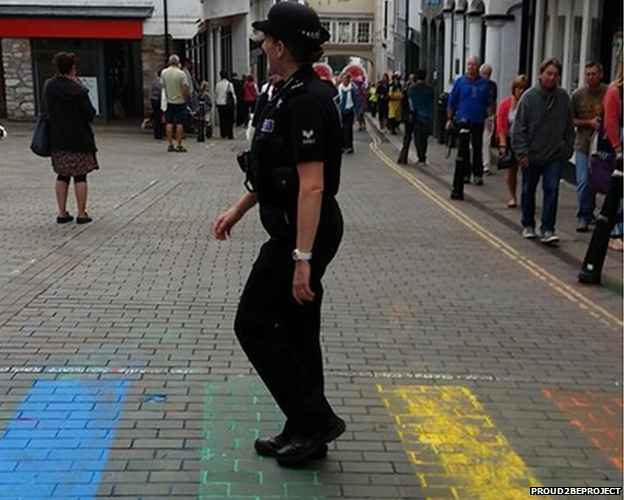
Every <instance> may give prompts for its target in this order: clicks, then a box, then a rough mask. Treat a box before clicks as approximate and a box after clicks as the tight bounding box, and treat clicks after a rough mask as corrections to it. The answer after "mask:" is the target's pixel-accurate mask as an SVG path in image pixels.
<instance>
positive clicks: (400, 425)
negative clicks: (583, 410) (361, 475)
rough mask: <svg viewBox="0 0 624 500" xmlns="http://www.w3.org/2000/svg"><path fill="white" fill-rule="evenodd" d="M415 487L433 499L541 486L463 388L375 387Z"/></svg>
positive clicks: (516, 494)
mask: <svg viewBox="0 0 624 500" xmlns="http://www.w3.org/2000/svg"><path fill="white" fill-rule="evenodd" d="M377 390H378V391H379V392H380V394H381V397H382V398H383V400H384V403H385V404H386V407H387V408H388V411H389V413H390V415H391V416H392V419H393V420H394V425H395V428H396V431H397V433H398V435H399V438H400V440H401V441H402V443H403V445H404V446H405V449H406V453H407V455H408V457H409V460H410V462H411V463H412V464H413V465H414V467H415V470H416V475H417V476H418V478H419V480H420V482H421V486H422V487H423V488H424V489H426V490H427V491H428V492H429V493H430V495H429V498H435V497H436V496H437V495H436V492H438V493H440V495H442V494H443V493H445V492H448V490H449V489H450V491H451V492H452V494H453V496H454V498H456V499H467V498H470V499H479V500H500V499H501V498H504V499H505V500H525V499H526V500H529V499H533V498H547V497H536V496H530V495H529V488H530V487H531V486H541V485H540V484H539V482H538V481H537V480H536V479H535V478H534V477H533V475H532V474H531V472H530V471H529V470H528V468H527V467H526V465H525V464H524V462H523V461H522V459H521V458H520V457H519V456H518V455H517V454H516V453H515V452H514V451H513V449H512V448H511V446H510V445H509V443H508V442H507V439H506V438H505V436H503V435H502V434H501V433H500V432H499V431H498V430H497V429H496V426H495V425H494V422H493V421H492V419H491V418H490V417H489V416H488V415H487V414H486V413H485V411H484V409H483V407H482V406H481V404H479V402H478V401H477V398H476V397H475V396H474V395H473V394H472V393H471V391H470V390H469V389H467V388H465V387H449V386H445V387H435V386H389V387H385V386H381V385H378V386H377Z"/></svg>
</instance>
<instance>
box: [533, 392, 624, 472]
mask: <svg viewBox="0 0 624 500" xmlns="http://www.w3.org/2000/svg"><path fill="white" fill-rule="evenodd" d="M542 394H543V395H544V397H546V398H548V399H549V400H550V401H551V402H552V403H553V404H554V405H555V406H556V407H557V408H558V409H559V411H561V412H563V413H564V414H565V415H566V416H567V417H568V418H569V419H570V422H571V423H572V425H573V426H574V427H576V428H577V429H578V430H579V431H580V432H582V433H583V434H584V435H585V436H586V437H587V438H588V439H589V440H590V441H591V442H592V443H593V445H594V446H595V447H596V448H598V449H599V450H601V451H602V452H603V453H604V454H605V455H607V457H608V458H609V461H610V462H611V464H612V465H613V466H615V467H616V468H618V469H619V470H624V461H623V456H622V453H623V450H622V441H623V440H624V435H623V433H622V432H623V431H622V405H623V403H622V397H621V396H619V395H618V396H615V395H606V394H597V393H594V392H592V391H585V392H570V391H561V390H560V391H552V390H549V389H543V390H542Z"/></svg>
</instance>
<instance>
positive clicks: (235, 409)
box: [197, 377, 323, 500]
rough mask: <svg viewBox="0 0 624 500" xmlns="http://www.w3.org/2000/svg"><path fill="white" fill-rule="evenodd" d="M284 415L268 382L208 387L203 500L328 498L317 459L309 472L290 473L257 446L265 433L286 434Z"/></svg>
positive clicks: (233, 381)
mask: <svg viewBox="0 0 624 500" xmlns="http://www.w3.org/2000/svg"><path fill="white" fill-rule="evenodd" d="M282 425H283V416H282V414H281V412H280V411H279V408H278V407H277V406H276V405H275V403H274V402H273V400H272V398H271V396H270V395H269V394H268V393H267V392H266V390H265V389H264V387H263V386H262V384H261V383H260V382H258V381H256V380H254V379H251V378H250V377H236V378H232V379H230V380H229V381H228V382H224V383H210V382H209V383H207V384H206V402H205V416H204V429H203V438H204V439H205V440H206V446H205V448H204V449H203V450H202V456H201V471H200V477H199V482H200V485H199V495H198V496H197V499H198V500H209V499H217V498H219V499H234V500H243V499H244V500H269V499H271V500H273V499H276V500H277V499H286V498H287V499H298V500H322V498H323V497H322V487H321V485H320V483H319V480H318V472H317V471H316V470H315V462H314V461H311V462H310V463H309V465H308V466H307V467H306V468H301V469H296V470H292V469H284V468H281V467H280V466H279V465H277V463H276V462H275V460H273V459H271V458H263V457H260V456H258V455H257V454H256V452H255V451H254V448H253V442H254V440H255V439H256V438H257V437H259V436H261V435H270V434H275V433H277V432H279V431H280V430H281V427H282Z"/></svg>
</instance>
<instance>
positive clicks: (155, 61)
mask: <svg viewBox="0 0 624 500" xmlns="http://www.w3.org/2000/svg"><path fill="white" fill-rule="evenodd" d="M141 62H142V65H143V109H144V110H145V112H144V113H145V115H146V116H149V115H150V114H151V112H152V104H151V103H150V95H149V94H150V84H151V83H152V80H153V79H154V77H155V76H157V75H158V71H160V70H161V69H162V68H164V67H165V39H164V38H163V37H162V36H144V37H143V40H142V41H141Z"/></svg>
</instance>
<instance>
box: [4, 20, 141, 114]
mask: <svg viewBox="0 0 624 500" xmlns="http://www.w3.org/2000/svg"><path fill="white" fill-rule="evenodd" d="M0 38H1V42H2V44H1V46H2V50H1V55H2V67H3V71H2V72H1V73H0V77H2V80H3V82H2V86H3V87H4V92H3V93H2V95H0V101H2V103H1V104H0V110H4V111H5V114H6V116H7V117H8V118H9V119H12V120H21V121H25V120H31V119H33V118H34V116H35V114H36V113H37V112H38V111H39V109H40V99H41V89H42V87H43V83H44V82H45V80H46V79H48V78H50V77H51V76H53V75H54V74H55V69H54V67H53V64H52V58H53V56H54V54H56V53H57V52H61V51H65V52H73V53H75V54H76V63H77V69H78V74H79V76H80V79H81V81H82V83H83V85H85V86H87V87H88V88H89V90H90V97H91V100H92V102H93V104H94V106H95V107H96V109H97V111H98V116H97V119H98V120H99V121H105V122H109V121H113V120H123V119H132V118H140V117H142V116H143V102H144V99H143V75H142V43H141V41H142V38H143V20H142V19H109V18H106V19H93V18H83V19H81V18H56V19H54V18H52V19H51V18H32V17H23V18H19V17H11V18H0Z"/></svg>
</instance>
